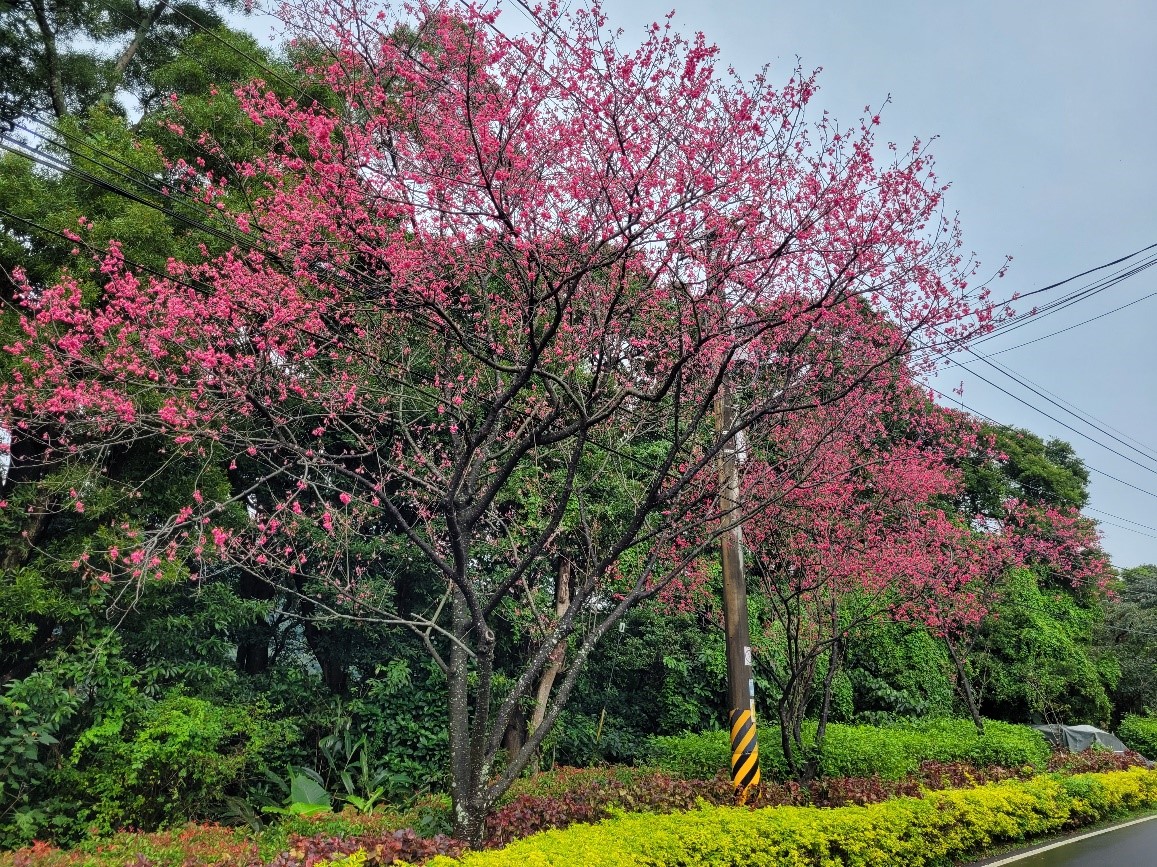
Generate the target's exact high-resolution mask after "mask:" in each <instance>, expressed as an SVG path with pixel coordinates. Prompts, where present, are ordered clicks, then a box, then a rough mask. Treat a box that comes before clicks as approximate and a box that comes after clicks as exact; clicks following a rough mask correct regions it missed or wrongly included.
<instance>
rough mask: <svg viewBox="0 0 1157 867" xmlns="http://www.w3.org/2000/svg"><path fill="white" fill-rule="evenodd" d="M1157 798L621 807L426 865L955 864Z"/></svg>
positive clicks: (1028, 788) (1034, 792)
mask: <svg viewBox="0 0 1157 867" xmlns="http://www.w3.org/2000/svg"><path fill="white" fill-rule="evenodd" d="M1145 807H1157V771H1147V770H1142V769H1139V768H1134V769H1132V770H1128V771H1114V772H1111V773H1107V774H1082V775H1079V776H1074V777H1067V778H1065V777H1054V776H1041V777H1036V778H1035V779H1032V780H1029V781H1012V780H1010V781H1007V782H1003V783H994V784H991V785H987V786H980V787H978V788H975V789H957V790H951V791H944V792H933V793H929V794H928V796H927V797H925V798H923V799H916V798H900V799H897V800H894V801H888V802H885V803H883V804H874V805H872V806H868V807H839V808H836V809H820V808H816V807H773V808H768V809H762V810H747V809H743V808H738V807H707V808H704V809H700V810H695V811H692V812H689V813H674V814H669V815H661V816H656V815H651V814H630V815H622V816H618V817H616V818H613V819H608V820H607V821H604V822H600V823H598V824H597V825H575V826H572V827H571V828H568V829H566V830H563V831H547V832H545V833H542V834H536V835H535V836H533V837H528V838H526V839H525V840H520V841H518V842H517V843H514V844H512V845H510V846H507V847H506V848H504V849H499V850H494V851H490V852H475V853H470V854H468V855H466V856H464V857H463V858H461V859H460V860H454V859H450V858H444V857H440V858H436V859H434V860H433V861H431V862H430V865H429V867H506V865H510V867H548V865H580V864H581V865H586V867H626V865H632V867H634V865H648V867H700V865H703V867H706V865H711V867H720V865H735V867H740V865H743V867H759V865H766V867H788V865H790V867H805V865H806V867H850V865H858V867H859V865H862V867H887V865H905V867H909V865H910V867H920V865H937V864H949V863H951V862H952V860H953V859H955V858H959V857H961V856H964V855H968V854H969V853H973V852H977V851H979V850H981V849H983V848H985V847H987V846H991V845H993V844H999V843H1007V842H1010V841H1018V840H1023V839H1026V838H1030V837H1034V836H1039V835H1041V834H1047V833H1049V832H1052V831H1058V830H1060V829H1062V828H1068V827H1075V826H1078V825H1083V824H1087V823H1089V822H1093V821H1097V820H1099V819H1103V818H1106V817H1109V816H1114V815H1118V814H1121V813H1124V812H1127V811H1129V810H1135V809H1140V808H1145Z"/></svg>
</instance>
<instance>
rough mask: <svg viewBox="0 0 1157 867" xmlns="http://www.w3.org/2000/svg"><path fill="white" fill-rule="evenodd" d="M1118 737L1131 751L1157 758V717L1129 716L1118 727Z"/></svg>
mask: <svg viewBox="0 0 1157 867" xmlns="http://www.w3.org/2000/svg"><path fill="white" fill-rule="evenodd" d="M1117 737H1119V738H1120V739H1121V740H1122V741H1123V742H1124V744H1125V746H1127V747H1128V748H1129V749H1131V750H1136V751H1137V752H1139V753H1141V755H1143V756H1146V757H1148V758H1153V757H1154V756H1157V717H1153V716H1140V715H1138V714H1129V715H1128V716H1126V717H1125V718H1124V719H1122V720H1121V724H1120V725H1119V726H1117Z"/></svg>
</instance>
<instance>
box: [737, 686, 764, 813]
mask: <svg viewBox="0 0 1157 867" xmlns="http://www.w3.org/2000/svg"><path fill="white" fill-rule="evenodd" d="M731 782H732V784H733V785H734V786H735V794H736V796H737V797H738V799H739V803H740V804H743V803H745V802H746V801H747V796H748V794H749V793H750V791H751V788H752V787H753V786H758V785H759V737H758V736H757V735H756V732H755V717H754V716H752V713H751V711H750V710H749V709H748V708H744V709H743V710H733V711H731Z"/></svg>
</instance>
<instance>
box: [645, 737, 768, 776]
mask: <svg viewBox="0 0 1157 867" xmlns="http://www.w3.org/2000/svg"><path fill="white" fill-rule="evenodd" d="M760 734H761V735H762V732H760ZM760 747H761V750H762V739H761V741H760ZM647 758H648V764H651V765H654V766H655V767H657V768H659V769H660V770H663V771H667V772H668V773H670V774H674V775H675V776H677V777H682V778H683V779H684V780H709V779H711V778H712V777H714V776H715V775H716V774H717V773H719V771H720V770H721V769H723V768H727V767H730V763H731V744H730V741H729V738H728V733H727V732H725V731H709V732H700V733H698V734H692V733H690V732H688V733H687V734H682V735H669V736H663V737H654V738H651V742H650V749H649V750H648V754H647Z"/></svg>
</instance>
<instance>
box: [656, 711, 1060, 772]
mask: <svg viewBox="0 0 1157 867" xmlns="http://www.w3.org/2000/svg"><path fill="white" fill-rule="evenodd" d="M810 730H811V732H814V731H815V727H814V724H813V725H812V727H811V729H810ZM651 743H652V747H651V752H650V756H649V758H650V762H651V764H653V765H654V766H655V767H658V768H660V769H661V770H664V771H668V772H669V773H672V774H675V775H677V776H680V777H683V778H684V779H708V778H710V777H713V776H714V775H715V774H717V773H718V772H719V771H720V770H721V769H726V768H728V767H729V766H730V764H729V763H730V744H729V742H728V736H727V733H726V732H705V733H703V734H698V735H682V736H679V737H663V738H653V739H652V742H651ZM1048 758H1049V748H1048V745H1047V744H1046V743H1045V740H1044V738H1043V737H1042V736H1041V734H1040V732H1038V731H1036V730H1035V729H1032V728H1030V727H1029V726H1021V725H1010V724H1008V723H999V722H992V721H989V722H986V723H985V727H984V735H983V736H982V735H980V734H978V733H977V731H976V727H975V726H974V725H973V724H972V723H971V722H970V721H968V720H953V719H943V720H930V721H922V722H918V723H903V724H897V725H893V726H851V725H840V724H839V723H832V724H830V725H829V726H828V730H827V736H826V737H825V739H824V744H823V752H822V754H821V755H820V762H819V767H820V774H821V776H825V777H871V776H880V777H883V778H885V779H889V780H899V779H901V778H903V777H905V776H908V775H911V774H915V773H917V772H918V771H919V769H920V765H921V764H922V763H923V762H927V761H936V762H967V763H969V764H972V765H975V766H976V767H979V768H988V767H1005V768H1019V767H1022V766H1024V765H1033V766H1039V767H1043V766H1044V765H1045V763H1046V762H1047V761H1048ZM759 763H760V768H761V770H762V773H763V776H764V778H765V779H769V780H774V779H780V780H782V779H786V778H787V763H786V762H785V761H784V758H783V751H782V750H781V749H780V742H779V729H778V728H776V727H774V726H764V727H761V728H760V731H759Z"/></svg>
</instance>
